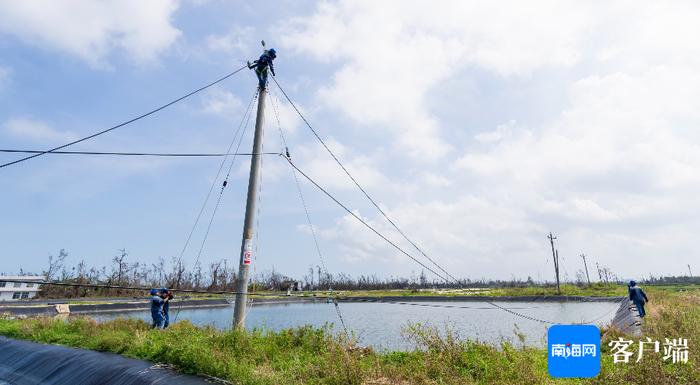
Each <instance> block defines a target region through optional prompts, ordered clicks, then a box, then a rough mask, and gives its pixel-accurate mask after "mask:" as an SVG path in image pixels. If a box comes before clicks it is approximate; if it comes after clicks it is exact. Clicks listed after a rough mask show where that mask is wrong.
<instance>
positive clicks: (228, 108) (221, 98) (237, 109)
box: [202, 88, 247, 115]
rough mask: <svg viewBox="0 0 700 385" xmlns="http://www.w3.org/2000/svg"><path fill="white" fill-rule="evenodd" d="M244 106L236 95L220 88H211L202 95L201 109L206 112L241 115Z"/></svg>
mask: <svg viewBox="0 0 700 385" xmlns="http://www.w3.org/2000/svg"><path fill="white" fill-rule="evenodd" d="M245 107H247V105H246V106H244V105H243V102H242V101H241V99H239V98H238V97H237V96H236V95H234V94H233V93H231V92H229V91H225V90H223V89H221V88H211V89H209V90H207V91H206V93H205V94H204V96H202V111H204V112H206V113H210V114H224V115H231V114H236V115H241V114H242V113H243V110H244V109H245Z"/></svg>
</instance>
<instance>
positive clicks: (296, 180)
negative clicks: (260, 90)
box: [270, 96, 350, 336]
mask: <svg viewBox="0 0 700 385" xmlns="http://www.w3.org/2000/svg"><path fill="white" fill-rule="evenodd" d="M270 99H271V100H272V103H271V104H272V109H273V110H274V112H275V118H276V120H277V128H278V129H279V134H280V139H281V140H282V144H283V145H284V150H285V153H286V156H287V157H288V158H289V157H291V156H290V155H289V147H287V139H285V137H284V132H283V131H282V122H281V121H280V115H279V110H278V108H277V105H276V103H275V101H276V96H273V97H272V98H270ZM291 171H292V175H293V176H294V183H295V184H296V187H297V192H298V193H299V200H300V201H301V205H302V206H303V207H304V213H305V214H306V222H307V223H308V225H309V231H311V237H312V238H313V240H314V245H315V247H316V254H318V259H319V260H320V261H321V266H323V271H324V273H325V274H326V279H327V280H328V291H329V292H331V293H332V291H333V288H332V287H331V281H332V280H331V275H330V273H329V272H328V267H327V266H326V262H325V260H324V258H323V253H322V252H321V246H320V245H319V243H318V237H317V236H316V230H315V229H314V225H313V223H312V222H311V215H310V214H309V208H308V206H307V205H306V199H304V193H303V191H302V189H301V184H300V183H299V177H298V176H297V172H296V170H295V169H294V168H292V169H291ZM311 275H312V277H311V278H312V280H313V272H312V274H311ZM319 278H320V277H319ZM318 284H319V286H320V285H321V282H320V279H319V283H318ZM333 306H334V307H335V312H336V314H337V315H338V319H340V324H341V325H342V326H343V330H344V331H345V335H346V336H349V335H350V334H349V333H348V328H347V326H346V325H345V318H344V317H343V313H342V312H341V311H340V306H339V305H338V301H335V300H334V301H333Z"/></svg>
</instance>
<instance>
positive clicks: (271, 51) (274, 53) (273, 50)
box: [267, 48, 277, 59]
mask: <svg viewBox="0 0 700 385" xmlns="http://www.w3.org/2000/svg"><path fill="white" fill-rule="evenodd" d="M267 53H268V54H269V55H270V56H271V57H272V58H273V59H274V58H276V57H277V51H275V49H274V48H270V49H268V50H267Z"/></svg>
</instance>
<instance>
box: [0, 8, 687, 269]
mask: <svg viewBox="0 0 700 385" xmlns="http://www.w3.org/2000/svg"><path fill="white" fill-rule="evenodd" d="M699 13H700V9H699V8H698V6H697V5H695V4H693V3H686V2H673V3H669V4H663V5H661V4H656V5H649V6H640V5H639V4H636V3H634V2H616V3H615V4H602V3H601V4H598V3H596V4H593V3H589V4H581V3H580V2H561V1H556V2H550V1H536V2H532V3H531V4H530V3H528V4H527V5H525V4H521V3H520V2H513V3H512V4H510V5H509V6H503V5H499V6H496V5H492V4H490V2H459V1H455V2H447V3H445V4H443V5H442V6H441V7H439V8H434V7H433V6H432V5H431V3H430V2H425V1H401V2H399V1H386V2H369V1H339V2H304V1H280V2H255V3H252V2H239V1H213V0H212V1H206V0H199V1H174V0H172V1H171V0H162V1H152V2H148V3H143V2H138V1H106V2H97V3H87V2H79V1H55V2H51V3H48V4H47V3H45V2H39V1H26V2H21V3H17V2H10V1H0V52H2V54H1V55H0V147H2V148H22V149H46V148H50V147H52V146H55V145H59V144H62V143H64V142H66V141H70V140H72V139H74V138H77V137H81V136H84V135H87V134H90V133H92V132H95V131H98V130H101V129H104V128H107V127H109V126H112V125H114V124H116V123H119V122H121V121H123V120H126V119H128V118H131V117H133V116H135V115H138V114H140V113H143V112H145V111H147V110H149V109H151V108H153V107H156V106H158V105H160V104H162V103H164V102H166V101H169V100H171V99H173V98H174V97H177V96H180V95H182V94H184V93H186V92H189V91H190V90H192V89H195V88H197V87H199V86H201V85H203V84H205V83H207V82H209V81H211V80H214V79H216V78H218V77H219V76H221V75H223V74H225V73H227V72H230V71H231V70H232V69H235V68H237V67H239V66H240V65H242V63H243V62H244V61H245V60H246V59H252V58H255V57H256V56H257V55H259V53H260V46H259V40H260V39H265V40H266V41H267V42H268V44H269V45H270V46H274V47H275V48H277V50H278V53H279V56H278V59H277V61H276V70H277V75H278V80H279V81H280V82H281V83H282V84H283V85H284V86H285V88H286V90H287V91H288V92H289V94H290V96H291V97H292V98H293V99H294V101H295V102H296V103H298V105H299V106H300V107H301V108H302V110H303V111H304V113H305V114H306V115H307V116H308V118H309V119H310V121H311V122H312V124H313V125H314V126H315V127H316V128H317V129H318V131H319V132H320V134H321V135H322V136H323V137H324V138H325V139H327V140H328V142H329V143H330V144H331V147H332V148H333V149H334V151H336V152H337V153H338V154H339V156H340V158H341V159H342V160H343V161H344V162H345V163H347V165H348V168H349V169H350V170H351V172H353V174H355V175H356V177H357V178H358V179H359V180H360V182H361V183H362V184H363V185H364V186H365V187H366V188H367V189H368V190H369V191H370V193H371V194H372V195H373V196H375V197H376V198H377V200H378V201H379V202H380V204H381V205H382V207H383V208H384V209H385V211H387V212H388V213H389V214H390V215H391V216H392V217H393V218H394V219H395V220H396V222H398V223H399V224H400V225H401V227H402V228H403V229H404V231H405V232H406V233H408V234H409V235H411V236H412V237H413V238H414V239H415V240H416V241H417V242H418V243H419V244H420V245H422V246H424V248H425V250H426V251H427V252H428V253H429V255H431V256H432V257H433V258H434V259H435V260H437V261H439V262H440V263H441V264H442V265H443V266H445V267H446V268H447V269H449V271H450V272H451V273H452V274H453V275H458V276H462V277H468V278H472V279H478V278H482V277H493V278H511V277H512V276H515V277H519V278H525V277H527V276H528V275H530V276H532V277H533V278H535V279H550V276H551V273H550V270H552V267H551V262H549V260H550V258H551V256H550V254H549V245H548V243H547V240H546V238H545V235H546V234H547V233H548V232H549V231H553V232H555V233H556V234H557V235H558V237H559V239H558V241H559V249H560V254H561V256H562V258H563V262H562V267H563V270H564V272H565V274H566V275H567V276H568V277H569V278H570V279H573V278H574V277H575V275H576V272H577V270H579V269H581V268H582V264H581V262H580V258H579V257H578V255H579V254H580V253H582V252H583V253H586V254H587V255H589V260H590V261H592V262H598V263H599V264H600V265H602V266H609V267H610V268H611V269H612V271H614V272H615V273H617V274H618V275H620V276H623V277H638V276H640V275H644V276H647V275H648V274H649V273H654V274H681V273H683V272H685V271H686V270H687V268H686V264H688V263H690V264H691V265H692V263H693V260H696V259H697V256H696V255H695V254H696V251H695V243H696V241H695V238H696V234H697V232H698V230H699V225H700V224H699V223H698V219H697V218H698V216H697V212H698V211H699V210H700V203H699V202H698V200H697V197H696V195H697V191H698V187H700V177H698V174H697V172H696V170H697V167H698V166H700V155H699V153H698V144H699V143H700V135H699V134H698V131H697V129H696V127H697V123H698V122H700V114H699V113H698V111H700V108H698V107H700V106H698V100H700V98H698V95H696V94H697V92H698V91H697V90H698V89H700V87H697V86H698V85H699V84H698V83H700V76H699V75H698V73H697V70H696V68H697V64H698V63H700V49H699V48H697V45H696V44H693V43H694V39H695V38H694V37H695V36H698V35H699V34H700V31H698V28H699V27H697V26H696V25H695V24H696V23H694V22H693V20H696V18H697V16H699V15H698V14H699ZM254 87H255V77H254V75H253V74H252V73H251V72H248V71H246V72H244V73H241V74H238V75H236V76H234V77H233V78H231V79H230V80H227V81H226V82H224V83H222V84H220V85H217V86H215V87H213V88H211V89H209V90H207V91H206V92H203V93H201V94H198V95H196V96H194V97H192V98H190V99H187V100H186V101H184V102H181V103H178V104H176V105H174V106H173V107H171V108H168V109H166V110H163V111H161V112H159V113H157V114H156V115H153V116H151V117H148V118H146V119H143V120H140V121H138V122H136V123H134V124H132V125H128V126H125V127H123V128H120V129H119V130H116V131H114V132H111V133H109V134H106V135H103V136H101V137H99V138H96V139H94V140H91V141H88V142H84V143H81V144H79V145H76V146H74V147H72V148H71V149H74V150H98V151H99V150H104V151H110V150H112V151H164V152H165V151H171V152H177V151H182V152H208V151H211V152H221V151H224V150H225V149H226V147H227V145H228V142H229V141H230V140H231V137H232V135H233V132H234V130H235V127H236V126H237V124H238V122H239V121H240V119H241V116H242V114H243V111H244V109H245V106H246V105H247V103H248V101H249V100H250V97H251V96H252V93H253V91H254ZM272 98H273V99H275V98H277V99H278V102H279V103H280V107H281V121H282V126H283V129H284V130H285V132H286V133H287V137H288V140H289V143H290V150H291V152H292V155H293V157H294V159H295V160H296V161H297V164H298V165H299V166H300V167H301V168H302V169H304V170H307V171H308V172H309V173H310V174H311V175H313V176H314V177H315V178H317V179H318V180H319V181H322V182H323V183H324V185H325V186H327V187H328V188H329V189H330V190H331V191H333V193H334V194H337V195H338V197H340V198H341V199H342V200H343V201H345V202H347V203H348V204H349V206H350V207H352V208H354V209H356V210H357V212H358V213H359V214H360V215H362V216H363V217H364V218H366V219H367V220H368V221H370V223H372V224H373V225H375V226H376V227H377V228H378V229H380V230H381V231H383V232H386V233H387V234H388V235H389V236H390V237H391V238H392V239H394V240H396V241H397V242H398V243H399V244H401V245H402V246H406V243H405V242H403V241H402V240H401V238H400V236H398V234H396V233H395V232H393V231H392V230H391V228H390V226H389V225H388V224H387V223H385V222H384V221H382V219H381V217H380V216H379V215H378V214H377V212H376V211H375V210H373V208H372V207H371V205H369V204H368V202H366V201H365V200H364V199H363V198H362V196H361V195H360V193H359V192H358V191H356V190H355V189H354V188H353V186H352V184H351V183H350V182H349V181H348V180H347V178H345V177H344V175H343V174H342V172H341V171H340V170H339V169H338V168H337V166H336V165H335V164H334V163H333V161H332V159H331V158H329V157H328V155H327V154H326V153H325V152H324V151H323V149H322V148H321V147H320V146H319V145H318V143H317V142H315V141H314V138H313V136H312V135H311V134H310V132H309V131H308V129H306V127H304V126H303V125H302V123H301V122H300V121H299V119H298V118H297V117H296V116H295V114H294V112H293V111H292V110H291V109H290V107H289V105H287V104H286V103H284V101H283V100H281V99H279V95H276V94H275V93H274V92H273V95H272ZM271 112H272V110H271V109H269V108H268V115H267V125H266V149H272V150H273V151H279V150H280V149H281V144H280V142H279V138H278V134H277V133H276V130H277V127H276V124H275V123H274V122H275V119H274V116H273V115H272V113H271ZM250 142H251V138H250V135H249V136H247V137H246V140H245V141H244V144H243V149H244V150H246V151H248V150H249V149H250V147H251V143H250ZM15 158H17V156H16V155H8V154H0V161H2V162H5V161H10V160H12V159H15ZM219 162H220V159H144V158H108V157H77V156H76V157H72V156H58V155H46V156H43V157H39V158H37V159H33V160H31V161H27V162H24V163H21V164H18V165H16V166H13V167H8V168H4V169H1V170H0V191H1V192H0V196H1V197H2V199H1V200H0V213H1V215H0V218H2V219H0V234H2V235H0V237H2V238H0V239H2V245H3V248H2V251H0V253H1V255H2V266H0V271H5V272H15V271H17V270H19V269H20V268H23V269H24V270H26V271H35V272H39V271H40V270H41V269H43V268H44V266H45V264H46V259H47V257H48V255H49V254H51V253H53V254H55V253H57V252H58V250H59V249H61V248H64V249H66V250H67V251H68V252H69V253H70V257H69V263H77V262H78V261H79V260H81V259H85V260H86V261H87V262H88V263H89V264H91V265H96V266H101V265H106V264H109V262H110V260H111V257H112V256H114V255H115V254H116V253H117V250H118V249H120V248H126V249H127V251H128V252H129V254H130V259H131V260H132V261H135V260H139V261H143V262H154V261H155V260H156V259H157V258H158V257H159V256H163V257H166V258H169V257H171V256H177V255H178V254H179V251H180V249H181V248H182V246H183V243H184V241H185V239H186V236H187V234H188V232H189V229H190V226H191V225H192V223H193V221H194V218H195V216H196V214H197V211H198V209H199V206H200V205H201V204H202V201H203V199H204V196H205V195H206V192H207V191H208V188H209V186H210V184H211V183H212V179H213V178H214V175H215V174H216V170H217V168H218V164H219ZM247 168H248V159H238V164H237V165H236V166H235V167H234V172H233V174H232V178H231V183H230V184H229V187H228V188H227V189H226V191H225V194H224V197H223V201H222V206H221V208H220V209H219V211H218V213H217V216H216V219H215V222H214V226H213V230H212V233H211V235H210V236H209V239H208V241H207V244H206V247H205V249H204V253H203V254H202V262H204V263H205V264H206V263H208V262H211V261H214V260H218V259H222V258H227V259H229V261H236V263H237V261H238V257H239V256H238V252H239V249H240V234H241V226H242V217H243V210H244V205H245V187H246V183H247ZM263 175H264V176H263V181H264V182H263V183H264V187H263V194H262V198H261V201H262V206H261V218H260V235H259V237H260V238H259V244H258V251H259V252H258V255H257V261H256V271H257V272H261V271H265V270H269V269H271V268H272V267H273V266H274V268H275V269H277V270H280V271H284V272H287V273H289V274H292V275H297V276H300V275H302V274H303V273H304V272H305V271H306V269H307V267H308V266H309V265H312V264H313V265H316V264H318V258H317V257H316V256H315V251H314V248H313V241H312V239H311V237H310V234H309V230H308V227H306V224H305V217H304V213H303V209H302V207H301V204H300V203H299V199H298V196H297V194H296V191H295V187H294V181H293V179H292V175H291V171H290V170H289V168H288V167H287V166H286V164H285V163H284V162H283V161H282V160H281V159H276V158H274V157H272V158H268V159H266V160H265V163H264V173H263ZM216 183H220V181H217V182H216ZM302 187H303V189H304V191H305V194H306V199H307V201H308V203H309V206H310V210H311V216H312V220H313V222H314V225H315V226H316V227H317V231H318V233H319V235H320V237H319V239H320V244H321V248H322V249H323V251H324V254H325V255H326V261H327V264H328V268H329V270H330V271H331V272H346V273H350V274H354V275H357V274H377V275H380V276H389V275H405V276H408V275H410V274H412V272H416V273H417V272H419V271H420V267H419V266H417V265H416V264H415V263H413V262H411V261H410V260H408V259H407V258H406V257H405V256H402V255H401V254H399V253H397V252H396V251H395V250H393V249H392V248H391V247H388V246H387V245H386V244H385V243H383V242H382V241H381V240H380V239H378V238H377V237H376V236H375V235H374V234H372V233H370V232H368V231H367V230H366V229H364V228H362V226H361V225H359V224H358V223H357V222H355V221H354V219H352V218H351V217H349V216H348V215H346V214H345V213H344V212H342V211H341V210H339V209H338V208H337V207H335V206H334V205H333V204H332V203H331V202H329V201H328V200H327V199H326V198H325V197H323V196H322V195H321V194H319V193H318V192H317V191H315V190H314V189H313V188H312V187H311V186H309V185H308V184H304V185H303V186H302ZM216 189H217V190H218V187H217V188H216ZM212 203H213V202H212ZM210 210H211V205H210V206H209V208H208V209H207V211H206V212H205V218H208V215H209V213H210ZM203 232H204V226H201V225H200V227H199V228H198V229H197V231H196V232H195V235H194V238H193V242H192V244H191V245H190V247H189V249H188V251H187V252H186V253H185V256H184V260H185V261H186V263H190V264H191V263H193V262H194V259H195V257H196V254H197V250H198V248H199V244H200V242H201V238H202V235H203ZM408 249H409V248H408V247H407V250H408ZM414 254H416V253H414ZM416 255H417V254H416Z"/></svg>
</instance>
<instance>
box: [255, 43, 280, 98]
mask: <svg viewBox="0 0 700 385" xmlns="http://www.w3.org/2000/svg"><path fill="white" fill-rule="evenodd" d="M276 57H277V51H275V49H274V48H270V49H268V50H265V52H263V54H262V55H260V59H258V60H256V61H254V62H253V63H252V64H251V63H250V62H248V68H251V69H252V68H255V74H256V75H258V82H259V83H258V85H259V87H260V89H263V88H265V85H266V84H267V71H268V68H269V70H270V72H272V76H275V67H274V66H273V65H272V61H273V60H275V58H276Z"/></svg>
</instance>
